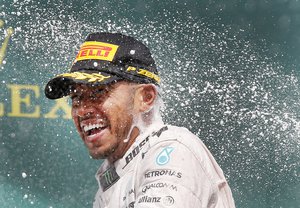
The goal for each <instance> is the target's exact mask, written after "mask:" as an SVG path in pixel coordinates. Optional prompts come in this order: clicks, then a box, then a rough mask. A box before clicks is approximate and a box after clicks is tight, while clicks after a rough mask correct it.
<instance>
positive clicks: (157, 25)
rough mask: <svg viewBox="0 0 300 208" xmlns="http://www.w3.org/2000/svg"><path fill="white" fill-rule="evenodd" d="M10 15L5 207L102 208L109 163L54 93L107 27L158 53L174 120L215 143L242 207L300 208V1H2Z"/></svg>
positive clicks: (2, 183) (168, 118)
mask: <svg viewBox="0 0 300 208" xmlns="http://www.w3.org/2000/svg"><path fill="white" fill-rule="evenodd" d="M0 19H1V20H0V35H1V36H0V41H1V43H0V46H1V49H0V63H1V65H0V89H1V90H0V167H1V168H0V207H4V208H10V207H21V208H26V207H37V208H45V207H47V208H60V207H61V208H68V207H72V208H82V207H91V206H92V202H93V198H94V194H95V193H96V190H97V186H98V185H97V182H96V180H95V178H94V174H95V172H96V171H97V169H98V167H99V165H100V164H101V161H94V160H92V159H91V158H90V157H89V155H88V153H87V151H86V149H85V147H84V145H83V144H82V142H81V139H80V138H79V136H78V134H77V132H76V131H75V128H74V126H73V123H72V120H71V118H70V105H69V104H70V103H69V101H68V99H60V100H57V101H51V100H47V99H46V98H45V96H44V92H43V90H44V86H45V84H46V83H47V81H48V80H49V78H51V77H53V76H54V75H56V74H58V73H61V72H65V71H67V70H68V68H69V67H70V65H71V63H72V61H73V59H74V57H75V55H76V52H77V50H78V49H79V46H80V44H81V43H82V41H83V39H84V38H85V36H86V35H87V34H88V33H90V32H95V31H110V32H121V33H124V34H127V35H131V36H134V37H136V38H137V39H139V40H141V41H143V42H144V43H145V44H146V45H148V46H149V47H150V48H151V51H152V53H153V55H154V57H155V59H156V62H157V65H158V67H159V70H160V74H161V77H162V89H163V97H164V102H165V106H164V109H163V111H162V113H163V117H164V120H165V122H166V123H169V124H174V125H178V126H185V127H187V128H189V129H190V130H191V131H192V132H194V133H195V134H197V135H198V136H199V137H200V138H201V139H202V140H203V142H204V143H205V144H206V145H207V146H208V148H209V149H210V150H211V152H212V153H213V154H214V156H215V158H216V160H217V161H218V163H219V164H220V166H221V167H222V169H223V171H224V173H225V175H226V177H227V179H228V182H229V184H230V186H231V188H232V191H233V196H234V198H235V201H236V206H237V207H240V208H257V207H262V208H273V207H274V208H279V207H282V208H299V207H300V191H299V190H300V162H299V161H300V139H299V138H300V89H299V77H300V74H299V65H300V59H299V58H300V56H299V54H300V1H297V0H274V1H267V0H240V1H237V0H230V1H221V0H219V1H217V0H186V1H175V0H174V1H173V0H168V1H160V0H147V1H146V0H111V1H105V0H95V1H86V0H81V1H78V0H76V1H69V0H53V1H46V0H43V1H33V0H22V1H21V0H9V1H8V0H5V1H4V0H0ZM199 180H201V178H199Z"/></svg>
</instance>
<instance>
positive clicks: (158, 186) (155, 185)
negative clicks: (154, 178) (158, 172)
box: [142, 182, 177, 193]
mask: <svg viewBox="0 0 300 208" xmlns="http://www.w3.org/2000/svg"><path fill="white" fill-rule="evenodd" d="M161 188H167V189H170V190H172V191H177V186H175V185H173V184H169V183H163V182H159V183H151V184H148V185H146V186H144V187H143V188H142V192H143V193H146V192H147V191H148V190H149V189H161Z"/></svg>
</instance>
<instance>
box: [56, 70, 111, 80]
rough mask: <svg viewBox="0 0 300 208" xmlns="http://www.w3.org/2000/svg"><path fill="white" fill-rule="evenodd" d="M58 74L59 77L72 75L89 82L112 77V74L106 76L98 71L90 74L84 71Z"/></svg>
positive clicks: (71, 76) (74, 77)
mask: <svg viewBox="0 0 300 208" xmlns="http://www.w3.org/2000/svg"><path fill="white" fill-rule="evenodd" d="M58 76H59V77H70V78H73V79H77V80H84V81H87V82H102V81H104V80H106V79H108V78H110V76H104V75H102V74H97V73H92V74H88V73H84V72H73V73H64V74H60V75H58Z"/></svg>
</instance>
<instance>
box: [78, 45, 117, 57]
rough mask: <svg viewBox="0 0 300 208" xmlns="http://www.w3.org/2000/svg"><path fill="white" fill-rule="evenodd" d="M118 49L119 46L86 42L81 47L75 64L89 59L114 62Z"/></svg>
mask: <svg viewBox="0 0 300 208" xmlns="http://www.w3.org/2000/svg"><path fill="white" fill-rule="evenodd" d="M118 47H119V46H118V45H113V44H109V43H103V42H98V41H87V42H84V43H83V44H82V45H81V47H80V50H79V52H78V54H77V56H76V59H75V62H77V61H82V60H88V59H97V60H105V61H112V60H113V59H114V57H115V54H116V52H117V50H118Z"/></svg>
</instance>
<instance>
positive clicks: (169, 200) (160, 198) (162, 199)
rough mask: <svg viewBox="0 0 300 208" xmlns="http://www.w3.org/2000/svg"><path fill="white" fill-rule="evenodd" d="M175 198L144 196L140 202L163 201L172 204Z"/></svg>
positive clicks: (166, 204) (168, 204) (167, 204)
mask: <svg viewBox="0 0 300 208" xmlns="http://www.w3.org/2000/svg"><path fill="white" fill-rule="evenodd" d="M174 202H175V200H174V198H173V197H172V196H163V197H158V196H143V197H141V198H140V199H139V201H138V203H139V204H141V203H162V204H164V205H165V206H172V205H173V204H174Z"/></svg>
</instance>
